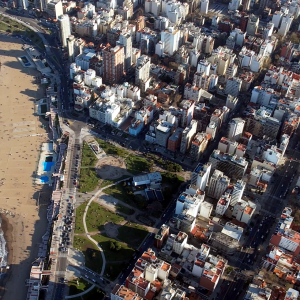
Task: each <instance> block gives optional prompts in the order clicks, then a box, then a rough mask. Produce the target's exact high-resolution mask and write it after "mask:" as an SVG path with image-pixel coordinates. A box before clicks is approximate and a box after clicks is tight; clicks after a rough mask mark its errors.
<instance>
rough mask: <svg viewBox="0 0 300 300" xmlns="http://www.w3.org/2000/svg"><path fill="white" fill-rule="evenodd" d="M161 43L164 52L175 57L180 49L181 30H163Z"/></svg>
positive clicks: (170, 28) (172, 28)
mask: <svg viewBox="0 0 300 300" xmlns="http://www.w3.org/2000/svg"><path fill="white" fill-rule="evenodd" d="M161 42H162V43H163V46H164V52H165V53H167V54H169V55H173V54H174V53H175V51H177V50H178V49H179V43H180V30H179V29H177V28H174V27H169V29H168V30H163V31H162V32H161Z"/></svg>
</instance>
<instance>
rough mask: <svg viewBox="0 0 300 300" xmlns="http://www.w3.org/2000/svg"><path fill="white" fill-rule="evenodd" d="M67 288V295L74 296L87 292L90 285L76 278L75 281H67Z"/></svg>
mask: <svg viewBox="0 0 300 300" xmlns="http://www.w3.org/2000/svg"><path fill="white" fill-rule="evenodd" d="M77 283H78V285H77ZM68 286H69V289H70V292H69V295H76V294H79V293H82V292H83V291H85V290H87V289H88V288H89V287H90V286H91V284H90V283H89V282H87V281H85V280H84V279H82V278H78V279H77V280H72V281H69V282H68Z"/></svg>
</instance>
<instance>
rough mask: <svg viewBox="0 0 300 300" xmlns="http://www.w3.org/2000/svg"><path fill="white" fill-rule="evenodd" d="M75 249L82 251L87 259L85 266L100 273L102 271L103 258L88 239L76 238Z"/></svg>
mask: <svg viewBox="0 0 300 300" xmlns="http://www.w3.org/2000/svg"><path fill="white" fill-rule="evenodd" d="M74 248H76V249H78V250H80V251H81V252H82V253H83V254H84V257H85V266H86V267H88V268H90V269H91V270H93V271H95V272H97V273H100V272H101V269H102V263H103V261H102V256H101V252H100V251H99V249H98V248H97V247H96V245H94V244H93V243H92V242H91V241H89V240H88V239H87V238H86V237H81V236H76V235H75V236H74Z"/></svg>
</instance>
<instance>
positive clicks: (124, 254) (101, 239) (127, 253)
mask: <svg viewBox="0 0 300 300" xmlns="http://www.w3.org/2000/svg"><path fill="white" fill-rule="evenodd" d="M93 239H94V240H96V241H97V242H98V243H99V245H100V246H101V248H102V249H103V251H104V255H105V259H106V260H107V261H109V262H114V261H123V260H129V259H131V257H132V255H133V254H134V249H132V248H130V247H128V246H127V245H125V244H123V243H120V244H121V246H122V249H120V250H119V251H116V250H111V249H110V245H111V242H115V240H114V239H112V238H109V237H107V236H105V235H101V234H97V235H93Z"/></svg>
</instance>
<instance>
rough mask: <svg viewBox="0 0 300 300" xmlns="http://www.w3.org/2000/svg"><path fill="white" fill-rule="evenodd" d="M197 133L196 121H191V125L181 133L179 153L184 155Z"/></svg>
mask: <svg viewBox="0 0 300 300" xmlns="http://www.w3.org/2000/svg"><path fill="white" fill-rule="evenodd" d="M196 132H197V121H196V120H192V121H191V124H190V125H189V126H188V127H186V128H185V129H184V131H183V133H182V137H181V144H180V152H181V153H183V154H184V153H185V152H186V151H187V150H189V149H190V146H191V143H192V140H193V137H194V136H195V134H196Z"/></svg>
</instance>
